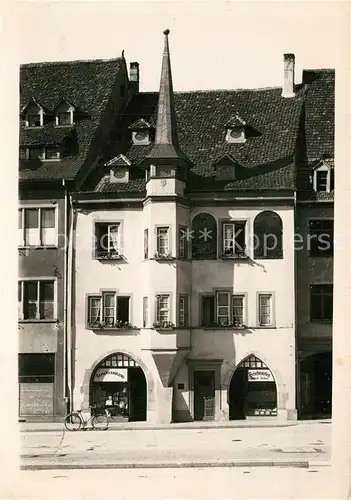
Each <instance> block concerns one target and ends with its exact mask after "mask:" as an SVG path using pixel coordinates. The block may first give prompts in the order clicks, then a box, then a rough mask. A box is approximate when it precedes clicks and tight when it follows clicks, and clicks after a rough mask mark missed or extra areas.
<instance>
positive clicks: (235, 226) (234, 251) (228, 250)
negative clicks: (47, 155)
mask: <svg viewBox="0 0 351 500" xmlns="http://www.w3.org/2000/svg"><path fill="white" fill-rule="evenodd" d="M245 229H246V221H237V222H236V221H233V222H224V223H223V224H222V252H223V255H224V256H228V257H235V256H240V255H243V254H245V247H246V244H245Z"/></svg>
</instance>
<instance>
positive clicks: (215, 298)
mask: <svg viewBox="0 0 351 500" xmlns="http://www.w3.org/2000/svg"><path fill="white" fill-rule="evenodd" d="M219 294H228V295H227V296H229V299H228V305H222V306H220V305H219V300H218V295H219ZM204 297H207V298H208V297H212V298H213V301H214V325H205V324H204V322H203V298H204ZM236 297H241V298H242V301H243V306H242V308H243V321H242V324H235V323H234V314H233V313H234V299H235V298H236ZM219 307H227V308H228V324H223V325H221V324H220V322H219V321H218V319H219V315H218V308H219ZM199 316H200V317H199V320H200V321H199V324H200V326H201V327H202V328H234V329H240V328H245V327H246V325H247V293H246V292H236V291H235V292H233V290H230V289H228V288H224V289H219V288H217V289H214V290H213V292H208V293H201V294H200V306H199ZM223 316H224V315H223Z"/></svg>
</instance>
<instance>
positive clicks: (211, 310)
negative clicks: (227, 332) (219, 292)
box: [201, 295, 215, 326]
mask: <svg viewBox="0 0 351 500" xmlns="http://www.w3.org/2000/svg"><path fill="white" fill-rule="evenodd" d="M201 324H202V326H214V325H215V296H214V295H203V296H202V304H201Z"/></svg>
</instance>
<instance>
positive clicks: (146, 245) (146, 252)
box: [144, 228, 150, 260]
mask: <svg viewBox="0 0 351 500" xmlns="http://www.w3.org/2000/svg"><path fill="white" fill-rule="evenodd" d="M149 252H150V249H149V229H148V228H146V229H144V260H147V259H148V258H149Z"/></svg>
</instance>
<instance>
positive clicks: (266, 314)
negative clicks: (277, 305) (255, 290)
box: [258, 294, 273, 326]
mask: <svg viewBox="0 0 351 500" xmlns="http://www.w3.org/2000/svg"><path fill="white" fill-rule="evenodd" d="M258 308H259V311H258V313H259V325H260V326H272V324H273V321H272V295H271V294H260V295H259V298H258Z"/></svg>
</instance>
